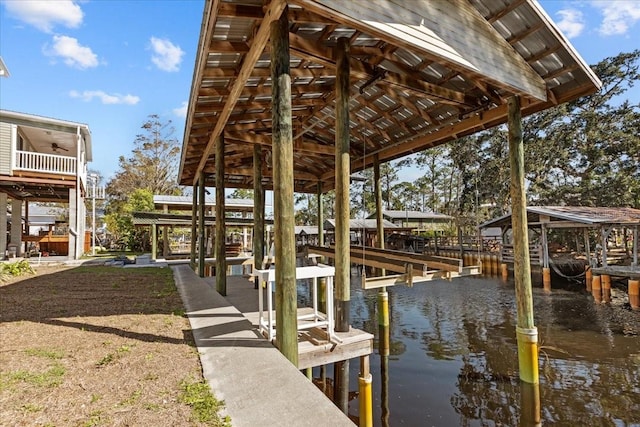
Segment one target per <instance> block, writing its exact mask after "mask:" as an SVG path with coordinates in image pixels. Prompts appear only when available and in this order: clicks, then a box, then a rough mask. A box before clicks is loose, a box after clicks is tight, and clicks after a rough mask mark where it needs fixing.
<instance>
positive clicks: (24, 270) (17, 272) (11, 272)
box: [0, 259, 35, 278]
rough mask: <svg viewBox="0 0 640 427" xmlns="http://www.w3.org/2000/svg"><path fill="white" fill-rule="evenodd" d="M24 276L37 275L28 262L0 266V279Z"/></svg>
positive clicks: (7, 263)
mask: <svg viewBox="0 0 640 427" xmlns="http://www.w3.org/2000/svg"><path fill="white" fill-rule="evenodd" d="M23 274H35V271H33V268H31V265H30V264H29V261H27V260H24V259H23V260H20V261H16V262H5V263H2V264H1V265H0V278H2V277H4V276H14V277H17V276H22V275H23Z"/></svg>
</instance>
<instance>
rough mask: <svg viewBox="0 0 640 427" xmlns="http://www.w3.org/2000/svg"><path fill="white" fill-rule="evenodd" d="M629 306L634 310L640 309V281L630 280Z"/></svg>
mask: <svg viewBox="0 0 640 427" xmlns="http://www.w3.org/2000/svg"><path fill="white" fill-rule="evenodd" d="M629 304H631V308H632V309H633V310H638V309H640V280H629Z"/></svg>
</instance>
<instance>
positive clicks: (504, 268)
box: [500, 262, 509, 282]
mask: <svg viewBox="0 0 640 427" xmlns="http://www.w3.org/2000/svg"><path fill="white" fill-rule="evenodd" d="M500 272H501V274H502V280H504V281H505V282H506V281H507V280H509V266H508V265H507V264H506V263H504V262H503V263H502V264H500Z"/></svg>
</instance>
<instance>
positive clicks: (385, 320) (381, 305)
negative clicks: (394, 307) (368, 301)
mask: <svg viewBox="0 0 640 427" xmlns="http://www.w3.org/2000/svg"><path fill="white" fill-rule="evenodd" d="M378 325H379V326H389V293H388V292H387V290H386V287H384V288H382V290H380V292H378Z"/></svg>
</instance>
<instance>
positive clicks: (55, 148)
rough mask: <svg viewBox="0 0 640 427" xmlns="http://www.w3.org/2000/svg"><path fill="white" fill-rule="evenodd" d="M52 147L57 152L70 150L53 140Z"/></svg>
mask: <svg viewBox="0 0 640 427" xmlns="http://www.w3.org/2000/svg"><path fill="white" fill-rule="evenodd" d="M51 149H52V150H53V152H54V153H57V152H58V150H64V151H69V150H67V149H66V148H64V147H61V146H59V145H58V143H57V142H52V143H51Z"/></svg>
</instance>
